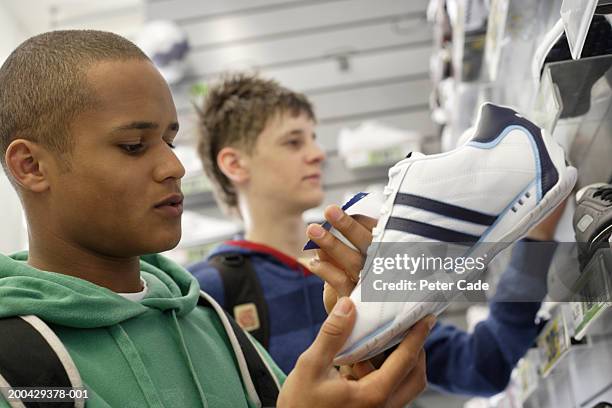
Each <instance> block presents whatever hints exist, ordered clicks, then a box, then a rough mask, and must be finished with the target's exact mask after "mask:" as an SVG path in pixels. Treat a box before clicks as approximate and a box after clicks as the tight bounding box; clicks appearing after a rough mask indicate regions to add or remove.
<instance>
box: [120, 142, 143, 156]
mask: <svg viewBox="0 0 612 408" xmlns="http://www.w3.org/2000/svg"><path fill="white" fill-rule="evenodd" d="M119 147H120V148H122V149H123V150H125V151H126V152H127V153H129V154H136V153H140V152H141V151H143V150H144V144H142V143H136V144H122V145H119Z"/></svg>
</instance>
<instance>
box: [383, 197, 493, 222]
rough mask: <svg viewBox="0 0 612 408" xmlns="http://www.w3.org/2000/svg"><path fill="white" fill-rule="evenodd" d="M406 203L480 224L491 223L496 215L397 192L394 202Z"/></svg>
mask: <svg viewBox="0 0 612 408" xmlns="http://www.w3.org/2000/svg"><path fill="white" fill-rule="evenodd" d="M394 204H399V205H406V206H410V207H414V208H418V209H421V210H425V211H429V212H432V213H436V214H440V215H444V216H445V217H449V218H454V219H457V220H461V221H468V222H471V223H474V224H480V225H486V226H489V225H493V223H494V222H495V220H496V219H497V217H496V216H495V215H489V214H485V213H481V212H478V211H474V210H470V209H467V208H463V207H458V206H456V205H452V204H447V203H443V202H441V201H436V200H432V199H430V198H425V197H421V196H416V195H413V194H406V193H397V195H396V197H395V203H394Z"/></svg>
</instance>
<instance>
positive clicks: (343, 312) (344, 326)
mask: <svg viewBox="0 0 612 408" xmlns="http://www.w3.org/2000/svg"><path fill="white" fill-rule="evenodd" d="M354 325H355V305H353V302H352V301H351V300H350V299H349V298H347V297H343V298H340V299H338V302H337V303H336V306H334V309H333V310H332V312H331V313H330V315H329V316H328V317H327V319H326V320H325V322H324V323H323V326H321V330H320V331H319V334H318V335H317V338H316V339H315V340H314V342H313V343H312V344H311V346H310V347H309V348H308V349H307V350H306V351H305V352H304V353H302V355H301V356H300V358H299V359H298V361H297V363H296V369H297V368H299V369H300V370H301V371H302V372H303V373H304V374H303V375H307V376H309V377H311V378H313V377H317V376H319V375H321V374H323V373H325V372H326V371H327V370H328V369H329V368H330V367H331V366H332V362H333V360H334V357H335V356H336V354H338V352H339V351H340V349H341V348H342V346H343V345H344V343H345V342H346V339H347V338H348V337H349V335H350V334H351V331H352V330H353V326H354Z"/></svg>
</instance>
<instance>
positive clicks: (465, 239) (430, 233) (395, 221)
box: [385, 217, 480, 245]
mask: <svg viewBox="0 0 612 408" xmlns="http://www.w3.org/2000/svg"><path fill="white" fill-rule="evenodd" d="M385 229H386V230H395V231H401V232H406V233H408V234H414V235H418V236H420V237H425V238H429V239H434V240H436V241H441V242H454V243H458V244H461V243H464V244H466V245H471V244H474V243H476V242H477V241H478V240H479V239H480V237H477V236H475V235H470V234H464V233H463V232H457V231H453V230H449V229H446V228H442V227H436V226H435V225H430V224H425V223H423V222H419V221H413V220H408V219H406V218H399V217H390V218H389V221H388V222H387V226H386V227H385Z"/></svg>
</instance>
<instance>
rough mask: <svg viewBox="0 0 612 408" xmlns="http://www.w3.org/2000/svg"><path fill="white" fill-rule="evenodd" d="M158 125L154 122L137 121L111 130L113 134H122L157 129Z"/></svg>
mask: <svg viewBox="0 0 612 408" xmlns="http://www.w3.org/2000/svg"><path fill="white" fill-rule="evenodd" d="M158 127H159V124H157V123H154V122H143V121H137V122H132V123H128V124H127V125H121V126H117V127H115V128H113V130H112V131H113V132H122V131H124V130H146V129H157V128H158Z"/></svg>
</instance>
